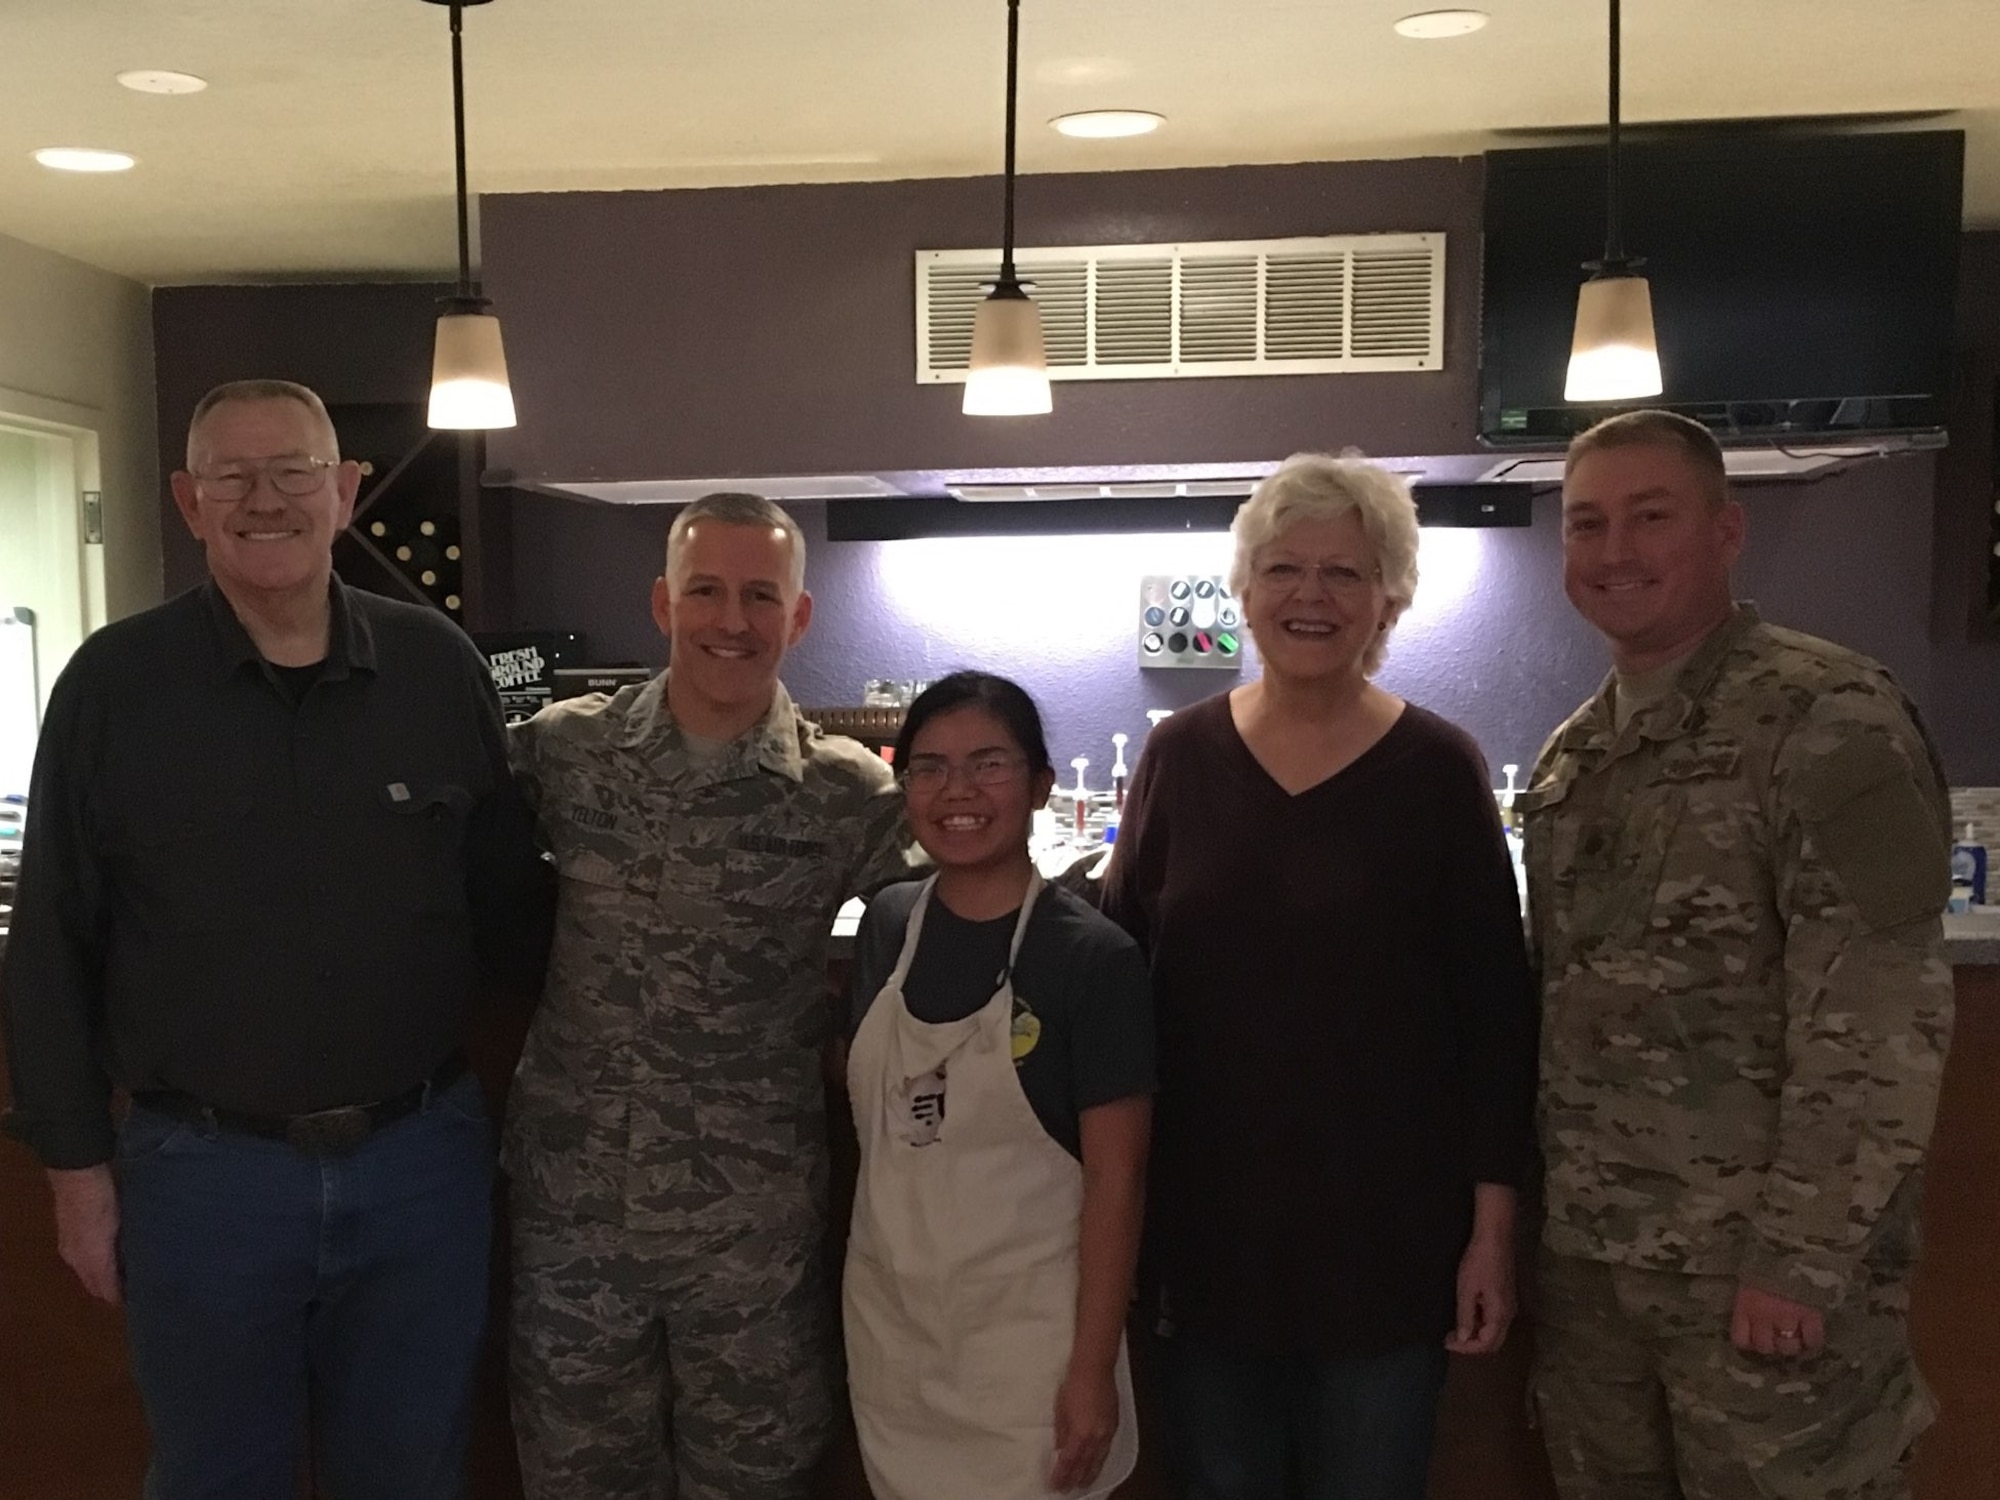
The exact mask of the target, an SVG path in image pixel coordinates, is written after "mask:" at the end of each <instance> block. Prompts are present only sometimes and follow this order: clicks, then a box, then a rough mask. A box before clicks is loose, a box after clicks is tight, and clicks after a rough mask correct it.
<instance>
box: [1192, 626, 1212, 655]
mask: <svg viewBox="0 0 2000 1500" xmlns="http://www.w3.org/2000/svg"><path fill="white" fill-rule="evenodd" d="M1214 649H1215V637H1213V636H1211V635H1210V634H1209V633H1208V632H1207V631H1206V630H1197V631H1196V632H1195V633H1194V654H1195V655H1196V656H1206V655H1208V653H1209V652H1211V651H1213V650H1214Z"/></svg>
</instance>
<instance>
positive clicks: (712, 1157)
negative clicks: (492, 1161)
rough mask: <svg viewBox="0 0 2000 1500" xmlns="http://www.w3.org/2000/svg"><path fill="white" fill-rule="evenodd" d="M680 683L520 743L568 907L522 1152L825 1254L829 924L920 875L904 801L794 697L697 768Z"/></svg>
mask: <svg viewBox="0 0 2000 1500" xmlns="http://www.w3.org/2000/svg"><path fill="white" fill-rule="evenodd" d="M664 683H665V679H664V678H655V679H653V680H652V681H651V682H648V683H645V684H643V685H639V686H634V687H628V688H625V689H623V690H621V691H620V692H619V693H618V694H617V695H616V696H614V697H611V698H605V697H603V696H601V695H597V694H592V695H589V696H586V697H583V698H574V699H569V700H566V701H564V702H561V703H557V704H554V705H553V706H551V707H549V708H547V709H545V710H543V711H542V712H541V713H540V714H538V715H536V716H535V717H534V718H533V719H531V720H529V721H528V722H527V723H526V724H521V725H516V726H515V727H514V728H513V729H512V731H510V733H511V737H512V745H513V753H514V763H515V769H516V773H517V774H518V775H519V776H520V778H521V781H522V784H523V786H524V788H525V789H526V792H527V796H528V798H529V800H530V801H531V802H532V803H533V804H534V805H535V807H536V809H537V812H538V814H539V817H540V821H541V827H542V830H543V833H544V835H545V837H546V838H547V840H548V842H549V846H550V849H551V851H552V853H553V856H554V858H555V863H556V867H557V869H558V870H559V871H560V874H561V895H560V898H559V905H558V909H557V916H556V934H555V945H554V951H553V953H552V954H551V957H550V962H549V975H548V982H547V984H546V986H545V987H544V991H543V996H542V1003H541V1006H540V1008H539V1009H538V1010H537V1012H536V1013H535V1018H534V1023H533V1025H532V1027H531V1029H530V1031H529V1034H528V1041H527V1046H526V1049H525V1051H524V1052H523V1054H522V1057H521V1065H520V1069H519V1071H518V1072H517V1074H516V1075H515V1079H514V1090H513V1095H512V1098H511V1100H510V1104H509V1109H508V1122H507V1131H506V1139H505V1146H504V1151H503V1161H504V1164H505V1166H506V1168H507V1171H508V1173H509V1175H510V1176H511V1177H513V1178H514V1179H515V1180H516V1181H518V1182H520V1183H523V1184H524V1185H525V1186H527V1187H528V1188H529V1189H530V1190H531V1191H532V1192H533V1193H534V1194H535V1195H536V1196H537V1197H539V1198H540V1199H541V1200H542V1201H543V1202H545V1203H548V1204H551V1205H553V1206H555V1207H558V1208H562V1209H566V1210H568V1211H569V1212H571V1213H574V1214H580V1215H583V1216H585V1217H589V1218H596V1219H602V1220H606V1221H608V1222H611V1223H615V1224H622V1225H624V1226H625V1227H626V1228H629V1229H639V1230H646V1231H651V1232H664V1231H672V1230H682V1229H685V1230H693V1231H710V1230H717V1229H724V1228H728V1227H737V1228H741V1229H743V1230H746V1231H749V1230H767V1229H772V1228H775V1227H778V1226H780V1225H791V1226H793V1227H794V1228H796V1230H797V1231H798V1233H799V1235H800V1236H801V1238H802V1240H803V1239H806V1238H810V1237H811V1236H812V1235H814V1234H816V1233H817V1232H818V1224H819V1220H820V1217H821V1215H822V1212H823V1201H822V1200H823V1197H824V1193H823V1191H822V1189H823V1186H824V1176H825V1172H824V1157H825V1142H824V1133H825V1130H824V1109H823V1100H822V1095H821V1081H820V1049H821V1047H822V1046H823V1044H824V1043H825V1042H826V1040H827V1038H828V1037H829V1035H830V1034H831V1025H832V1015H831V1012H830V1011H829V1008H828V1006H827V1003H826V999H825V994H824V989H825V972H824V971H825V962H826V950H827V934H828V932H829V930H830V929H831V927H832V925H833V916H834V913H835V912H836V911H838V910H839V908H840V905H841V903H842V902H843V901H845V900H846V899H847V898H848V897H849V896H851V895H854V894H855V893H857V892H859V891H862V890H865V889H869V888H872V887H873V886H876V885H879V884H882V883H884V882H886V881H888V880H893V879H895V878H897V877H898V876H900V875H903V874H906V873H907V872H908V863H907V859H906V855H905V853H904V851H905V848H906V846H907V843H908V838H907V834H906V833H905V831H904V818H903V807H902V798H901V795H900V794H899V793H898V791H897V789H896V785H895V780H894V778H893V777H892V776H891V774H890V771H889V768H888V766H887V765H886V764H884V763H883V761H882V760H881V758H880V757H879V756H876V755H874V754H871V753H870V752H869V751H868V750H866V749H865V748H864V747H862V746H861V745H859V744H857V743H856V742H855V741H853V740H849V739H844V738H838V737H828V736H824V735H822V734H821V733H820V732H819V730H818V729H817V728H815V727H814V726H812V725H811V724H809V723H807V722H806V721H805V720H804V719H802V718H800V717H799V715H798V712H797V710H796V709H794V708H793V706H792V702H791V699H790V698H789V697H788V696H787V695H786V694H785V691H784V689H783V688H782V687H780V688H779V689H778V690H777V699H776V701H775V702H774V703H773V705H772V708H771V712H770V713H769V715H768V716H767V717H766V718H765V720H764V723H763V725H762V726H761V727H760V728H759V729H757V730H755V731H753V732H752V733H751V734H750V735H748V736H746V737H744V738H743V739H741V740H738V741H735V742H733V743H732V744H730V745H727V746H725V747H723V748H722V750H721V751H720V752H719V753H718V754H716V755H714V756H712V757H706V758H703V757H693V756H690V755H689V754H688V753H687V748H686V745H685V742H684V741H683V739H682V737H681V733H680V730H679V729H678V728H677V727H676V726H675V724H674V722H673V719H672V716H671V715H670V714H669V713H668V711H667V709H666V705H665V703H664V701H663V691H662V690H663V687H664Z"/></svg>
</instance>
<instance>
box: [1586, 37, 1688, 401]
mask: <svg viewBox="0 0 2000 1500" xmlns="http://www.w3.org/2000/svg"><path fill="white" fill-rule="evenodd" d="M1606 9H1607V11H1608V13H1609V16H1608V19H1609V21H1610V27H1609V40H1610V43H1611V46H1610V69H1609V72H1610V84H1611V87H1610V90H1609V93H1610V109H1609V110H1608V112H1607V113H1608V120H1607V126H1606V130H1605V138H1604V256H1603V258H1602V259H1600V260H1594V261H1591V262H1590V263H1589V264H1587V265H1586V266H1585V267H1584V269H1585V270H1586V271H1589V272H1590V273H1591V276H1590V279H1589V280H1588V281H1586V282H1585V283H1584V284H1583V286H1582V288H1581V289H1579V291H1578V292H1577V294H1576V329H1575V331H1574V333H1573V334H1572V335H1571V337H1570V345H1569V375H1568V378H1567V379H1566V380H1565V381H1564V383H1563V400H1565V401H1575V402H1592V401H1640V400H1644V399H1645V398H1646V397H1649V396H1657V395H1659V394H1660V393H1661V392H1662V391H1663V390H1664V389H1665V382H1664V381H1663V380H1662V379H1661V377H1660V346H1659V342H1658V341H1657V340H1656V339H1655V338H1654V336H1653V294H1652V289H1651V288H1649V287H1648V286H1647V285H1646V278H1645V277H1643V276H1637V275H1634V274H1633V273H1634V272H1636V271H1637V270H1638V269H1639V267H1640V266H1642V265H1644V264H1645V262H1644V260H1642V259H1641V258H1639V257H1638V256H1633V255H1627V254H1626V253H1625V236H1624V233H1623V230H1622V216H1621V214H1620V211H1619V210H1620V203H1619V192H1618V105H1619V99H1618V92H1619V91H1618V71H1619V69H1618V64H1619V55H1620V48H1619V32H1620V25H1619V10H1620V7H1619V0H1608V4H1607V6H1606Z"/></svg>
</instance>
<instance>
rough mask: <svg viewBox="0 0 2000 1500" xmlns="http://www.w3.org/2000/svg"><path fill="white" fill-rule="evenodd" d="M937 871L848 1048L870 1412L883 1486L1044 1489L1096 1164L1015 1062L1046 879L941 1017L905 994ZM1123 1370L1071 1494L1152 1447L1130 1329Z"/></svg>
mask: <svg viewBox="0 0 2000 1500" xmlns="http://www.w3.org/2000/svg"><path fill="white" fill-rule="evenodd" d="M936 883H937V882H936V877H935V876H933V877H932V878H931V880H930V881H928V882H927V883H926V884H925V886H924V889H923V891H922V893H921V894H920V895H919V896H918V897H917V904H916V908H915V910H913V911H912V912H911V913H910V921H909V926H908V928H907V930H906V932H905V934H904V938H903V951H902V955H901V957H899V958H898V959H897V961H896V969H895V972H894V973H893V974H891V975H890V976H889V982H888V983H887V984H886V985H884V986H883V987H882V991H881V993H880V994H878V995H877V996H876V997H875V1000H874V1003H873V1004H872V1005H870V1006H869V1008H868V1013H867V1015H866V1016H865V1017H864V1018H863V1019H862V1022H861V1029H860V1031H859V1033H858V1034H857V1035H856V1036H855V1038H854V1046H853V1048H852V1050H851V1051H850V1052H849V1054H848V1060H847V1086H848V1089H849V1091H850V1093H851V1096H852V1098H853V1102H854V1122H855V1126H856V1128H857V1130H858V1131H859V1133H860V1137H861V1178H860V1183H859V1185H858V1187H857V1190H856V1192H855V1198H854V1224H853V1229H852V1232H851V1233H850V1235H849V1237H848V1242H847V1274H846V1280H845V1288H844V1296H843V1303H844V1307H845V1313H846V1318H845V1324H846V1337H847V1362H848V1379H849V1383H850V1386H851V1388H852V1393H853V1399H854V1422H855V1427H856V1430H857V1431H858V1433H859V1434H860V1438H861V1457H862V1462H863V1464H864V1466H865V1467H866V1469H867V1471H868V1483H869V1485H870V1487H871V1488H873V1490H874V1492H875V1495H876V1497H877V1500H1047V1497H1048V1496H1050V1495H1051V1494H1053V1493H1055V1492H1053V1491H1051V1490H1050V1489H1049V1474H1050V1472H1051V1470H1052V1468H1053V1467H1054V1463H1055V1401H1056V1392H1057V1390H1058V1389H1059V1388H1060V1387H1061V1385H1062V1380H1063V1375H1064V1373H1065V1372H1066V1371H1067V1369H1068V1367H1069V1355H1070V1343H1071V1339H1072V1336H1073V1334H1074V1332H1075V1328H1076V1288H1077V1242H1078V1235H1079V1230H1080V1226H1081V1222H1082V1216H1083V1168H1082V1166H1081V1165H1080V1164H1079V1163H1078V1162H1077V1160H1076V1158H1075V1157H1073V1156H1071V1155H1070V1154H1069V1152H1067V1151H1065V1150H1064V1149H1063V1148H1062V1147H1061V1146H1060V1145H1058V1144H1057V1143H1056V1142H1055V1141H1054V1140H1052V1139H1051V1138H1050V1137H1049V1133H1048V1131H1047V1130H1045V1129H1044V1128H1043V1127H1042V1123H1041V1121H1040V1120H1039V1119H1037V1118H1036V1116H1035V1111H1034V1108H1033V1107H1032V1106H1031V1105H1030V1104H1029V1103H1028V1100H1027V1096H1026V1095H1025V1094H1023V1093H1022V1092H1021V1085H1020V1082H1019V1080H1018V1079H1017V1078H1016V1077H1015V1075H1014V1058H1013V1052H1012V1045H1013V1043H1012V1030H1013V1014H1014V985H1013V968H1014V960H1015V959H1016V958H1017V957H1018V956H1019V954H1020V951H1021V937H1022V934H1023V933H1025V932H1026V931H1027V930H1028V916H1029V913H1030V912H1032V911H1033V910H1034V905H1035V899H1036V897H1038V896H1039V895H1040V894H1041V890H1042V881H1041V878H1040V877H1039V876H1036V877H1035V878H1034V879H1033V880H1032V882H1031V883H1030V885H1029V887H1028V893H1027V896H1026V897H1025V899H1024V900H1023V901H1022V903H1021V917H1020V920H1019V921H1018V922H1017V923H1016V924H1015V927H1014V940H1013V943H1012V945H1011V946H1010V948H1009V950H1008V956H1007V969H1006V970H1005V972H1003V973H1002V974H1001V975H1000V976H999V985H1000V987H999V989H998V990H997V991H995V993H994V996H993V998H992V999H991V1000H989V1001H988V1002H987V1003H986V1005H985V1006H984V1007H983V1008H981V1009H980V1010H978V1011H976V1012H974V1013H973V1014H972V1015H969V1016H967V1017H965V1019H963V1020H961V1021H952V1022H947V1023H945V1024H943V1025H931V1024H929V1023H927V1022H923V1021H919V1020H917V1019H916V1018H915V1017H914V1016H912V1015H911V1014H910V1011H909V1007H908V1006H907V1005H905V1004H904V1002H903V984H904V981H905V979H906V978H907V976H908V974H909V971H910V962H911V960H912V959H913V958H914V957H915V955H916V951H917V939H918V937H919V936H920V935H921V933H922V932H923V926H924V914H925V913H926V911H928V910H929V907H930V901H931V894H932V890H933V888H934V887H935V885H936ZM1025 1040H1026V1039H1025V1038H1024V1041H1025ZM1117 1386H1118V1432H1117V1435H1116V1436H1115V1437H1114V1438H1113V1439H1112V1441H1111V1450H1110V1453H1109V1454H1108V1455H1107V1456H1106V1458H1105V1460H1104V1468H1103V1469H1102V1471H1101V1472H1100V1473H1099V1474H1098V1477H1097V1479H1096V1480H1095V1481H1094V1482H1093V1483H1092V1484H1091V1485H1089V1486H1087V1487H1086V1488H1084V1489H1081V1490H1071V1491H1067V1492H1066V1493H1067V1494H1069V1495H1072V1496H1079V1497H1091V1500H1096V1497H1101V1496H1105V1495H1109V1494H1110V1493H1111V1491H1112V1490H1113V1489H1115V1488H1116V1487H1117V1486H1118V1485H1119V1484H1120V1483H1121V1482H1122V1481H1123V1480H1124V1479H1125V1478H1126V1477H1127V1476H1128V1475H1129V1474H1130V1473H1131V1472H1132V1468H1133V1465H1134V1464H1135V1463H1136V1462H1137V1461H1138V1455H1139V1433H1138V1424H1137V1420H1136V1418H1135V1417H1134V1415H1133V1410H1132V1377H1131V1371H1130V1368H1129V1366H1128V1364H1127V1362H1126V1356H1125V1348H1124V1346H1123V1344H1122V1343H1121V1344H1120V1346H1119V1350H1118V1370H1117Z"/></svg>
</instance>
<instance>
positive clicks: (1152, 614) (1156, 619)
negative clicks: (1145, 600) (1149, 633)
mask: <svg viewBox="0 0 2000 1500" xmlns="http://www.w3.org/2000/svg"><path fill="white" fill-rule="evenodd" d="M1145 620H1146V623H1147V624H1148V625H1154V626H1158V625H1164V624H1166V623H1167V612H1166V611H1165V610H1164V609H1161V608H1160V606H1159V605H1157V604H1152V605H1148V606H1147V607H1146V615H1145Z"/></svg>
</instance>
